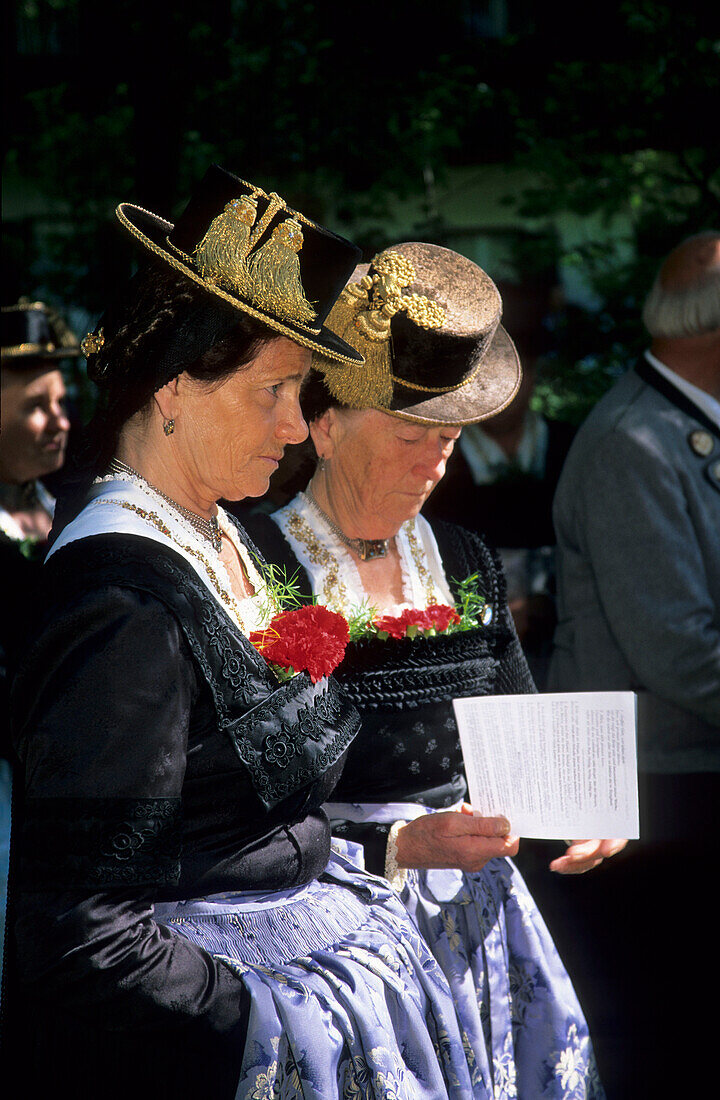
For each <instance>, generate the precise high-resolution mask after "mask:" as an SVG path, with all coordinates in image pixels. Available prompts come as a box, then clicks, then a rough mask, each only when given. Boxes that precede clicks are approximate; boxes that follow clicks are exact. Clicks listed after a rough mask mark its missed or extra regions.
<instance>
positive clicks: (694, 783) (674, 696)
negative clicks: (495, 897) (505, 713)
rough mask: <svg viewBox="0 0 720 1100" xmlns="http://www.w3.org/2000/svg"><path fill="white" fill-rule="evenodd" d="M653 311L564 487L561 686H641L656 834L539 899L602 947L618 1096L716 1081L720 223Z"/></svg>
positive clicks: (597, 985)
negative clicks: (709, 1000)
mask: <svg viewBox="0 0 720 1100" xmlns="http://www.w3.org/2000/svg"><path fill="white" fill-rule="evenodd" d="M643 320H644V322H645V325H646V328H647V329H648V331H649V333H650V336H651V338H652V339H651V343H650V348H649V351H647V352H646V353H645V355H644V357H643V358H642V359H641V361H640V362H639V363H637V364H635V365H634V366H633V367H631V369H630V370H629V371H628V372H627V374H625V375H624V376H623V377H622V378H621V379H620V380H619V381H618V382H617V383H616V384H615V385H614V386H613V388H612V389H611V390H610V392H609V393H608V394H606V395H605V397H604V398H603V399H602V400H601V401H600V402H599V403H598V405H597V406H596V407H595V409H594V410H593V411H592V413H591V414H590V416H589V417H588V419H587V420H586V422H585V423H584V424H583V426H582V427H581V429H580V431H579V432H578V434H577V436H576V438H575V440H574V442H573V445H572V447H571V449H570V452H569V454H568V457H567V459H566V462H565V465H564V468H563V472H562V475H561V478H560V481H559V484H558V489H557V492H556V496H555V501H554V508H553V519H554V524H555V530H556V534H557V544H558V563H557V570H558V620H559V621H558V626H557V629H556V632H555V648H554V650H553V655H552V660H551V667H550V675H549V682H548V687H547V690H548V691H598V690H630V691H635V692H637V695H638V759H639V770H640V822H641V824H640V833H641V836H640V841H639V842H632V843H631V844H630V845H628V848H627V849H626V851H625V852H624V853H622V854H621V855H620V856H617V857H616V858H615V859H614V860H612V861H610V862H609V863H607V864H606V866H605V867H604V868H603V871H602V873H601V874H600V875H598V876H597V877H595V881H594V882H587V883H586V882H583V881H578V880H575V884H573V885H575V889H574V891H573V892H572V893H571V889H572V886H571V885H570V884H569V885H568V886H566V885H565V884H564V883H563V884H562V886H561V884H560V882H559V881H558V880H556V882H555V893H554V895H553V894H552V893H551V892H548V894H547V895H546V896H545V897H542V896H540V897H539V900H540V902H541V906H543V903H544V912H545V914H546V916H547V917H548V919H549V923H550V924H551V928H552V930H553V932H554V933H555V936H556V940H557V941H558V947H559V948H560V951H561V954H564V957H566V962H567V963H568V965H569V966H570V968H571V970H573V973H576V971H575V965H576V963H575V959H574V958H573V951H574V950H575V949H576V945H577V941H578V940H581V941H582V942H581V946H580V948H579V951H580V955H581V957H585V958H588V957H589V956H590V953H592V959H593V963H592V966H591V967H590V968H589V973H588V975H587V977H588V980H589V985H588V987H587V992H584V991H583V989H582V981H581V982H580V983H579V985H580V991H581V993H583V995H584V997H585V998H586V999H585V1000H584V1002H583V1003H584V1004H585V1007H586V1009H589V1010H590V1011H589V1012H588V1015H589V1016H590V1017H591V1024H592V1023H593V1020H592V1016H593V1012H596V1013H597V1016H596V1019H597V1020H598V1021H599V1030H600V1031H602V1029H603V1027H604V1026H605V1025H607V1026H608V1027H609V1028H610V1030H611V1031H614V1033H615V1035H616V1036H618V1037H619V1039H618V1040H617V1041H616V1045H615V1046H614V1047H613V1046H612V1043H611V1046H610V1048H609V1049H611V1050H612V1051H613V1054H612V1057H611V1058H610V1062H611V1064H613V1063H614V1064H615V1067H616V1072H617V1076H616V1084H617V1088H616V1090H615V1091H612V1090H611V1088H610V1087H609V1082H608V1083H607V1084H608V1093H609V1095H612V1096H617V1097H620V1096H622V1097H626V1096H627V1097H633V1098H635V1097H640V1096H655V1095H657V1096H661V1095H662V1096H673V1097H675V1096H677V1097H685V1096H688V1097H690V1096H705V1095H710V1092H708V1091H706V1087H705V1082H706V1080H707V1084H708V1085H709V1084H710V1078H709V1077H708V1078H706V1077H705V1074H706V1073H707V1074H709V1073H710V1072H711V1063H712V1062H713V1059H712V1057H710V1058H709V1059H708V1053H709V1048H708V1046H707V1045H705V1044H707V1042H709V1041H710V1035H711V1029H710V1028H708V1024H709V1020H710V1019H711V1018H712V1012H711V1013H710V1014H708V1012H707V1007H703V1005H704V1004H706V1001H705V990H706V989H707V988H712V987H714V986H715V985H716V979H717V964H716V963H715V962H714V959H715V958H716V955H717V952H716V940H717V932H716V929H715V924H716V921H717V918H716V916H715V909H714V903H713V901H712V879H713V878H714V876H712V878H711V877H710V876H711V875H712V869H713V867H714V864H715V863H716V862H717V842H716V837H715V832H716V827H717V820H718V807H720V233H717V232H710V233H703V234H699V235H697V236H695V237H691V238H689V239H687V240H685V241H683V243H682V244H680V245H679V246H678V247H677V248H676V249H674V251H673V252H671V253H670V255H669V256H668V257H667V259H666V260H665V262H664V263H663V265H662V267H661V268H660V271H659V274H658V277H657V279H656V281H655V285H654V286H653V288H652V291H651V293H650V295H649V297H648V299H647V301H646V304H645V308H644V310H643ZM584 877H586V876H584ZM590 877H592V876H590ZM534 885H535V884H534V882H533V886H534ZM563 891H564V892H563ZM541 893H542V891H538V894H541ZM561 895H562V896H561ZM553 913H554V914H555V917H556V919H557V921H558V922H559V925H560V926H561V927H557V926H554V925H553ZM583 938H584V939H583ZM564 939H565V942H563V941H564ZM566 948H567V950H565V949H566ZM600 957H602V959H603V960H604V961H603V963H602V964H600V962H599V959H600ZM580 965H582V963H580ZM586 969H588V968H587V965H586ZM713 970H715V976H714V977H713V976H712V973H711V972H712V971H713ZM593 998H595V1004H594V1005H593V1003H592V1001H593ZM704 1027H705V1028H708V1030H707V1033H706V1036H704V1037H701V1033H702V1031H703V1028H704ZM679 1035H682V1036H685V1037H686V1038H687V1040H688V1044H687V1045H686V1046H684V1049H683V1044H680V1048H679V1049H678V1042H677V1040H678V1036H679ZM691 1037H692V1038H691ZM596 1038H600V1036H596ZM599 1046H600V1047H601V1048H602V1040H601V1042H600V1044H599ZM673 1048H676V1049H675V1052H674V1054H672V1055H671V1053H670V1052H671V1051H672V1050H673ZM598 1054H599V1056H600V1055H601V1050H599V1051H598ZM684 1059H686V1061H684ZM620 1063H621V1064H622V1069H621V1070H620V1069H619V1068H618V1066H619V1065H620ZM606 1064H607V1063H606ZM683 1067H684V1068H683ZM601 1070H602V1060H601ZM712 1072H713V1073H714V1070H712ZM712 1081H713V1087H716V1085H717V1078H716V1077H713V1078H712ZM710 1091H712V1090H710Z"/></svg>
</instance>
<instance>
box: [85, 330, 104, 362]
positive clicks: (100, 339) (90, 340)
mask: <svg viewBox="0 0 720 1100" xmlns="http://www.w3.org/2000/svg"><path fill="white" fill-rule="evenodd" d="M104 347H105V332H104V330H103V329H101V328H99V329H98V330H97V332H88V333H87V334H86V335H85V336H84V337H83V338H82V340H81V341H80V351H81V352H82V353H83V355H84V356H85V358H86V359H89V358H90V356H91V355H97V353H98V352H99V351H101V350H102V348H104Z"/></svg>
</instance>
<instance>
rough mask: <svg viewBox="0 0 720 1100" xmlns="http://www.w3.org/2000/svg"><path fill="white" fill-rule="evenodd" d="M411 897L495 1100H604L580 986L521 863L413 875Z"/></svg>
mask: <svg viewBox="0 0 720 1100" xmlns="http://www.w3.org/2000/svg"><path fill="white" fill-rule="evenodd" d="M401 899H402V902H403V904H404V905H405V908H406V909H407V910H408V912H409V913H410V914H411V915H412V917H413V919H414V922H415V924H416V925H417V927H418V928H419V930H420V932H421V933H422V936H423V939H424V940H425V942H426V943H427V944H428V946H429V947H430V950H431V951H432V954H433V956H434V957H435V959H436V960H437V962H438V963H439V965H440V968H441V970H442V971H443V973H444V974H445V976H446V978H447V980H448V984H449V985H450V988H451V990H452V995H453V999H454V1001H455V1007H456V1010H457V1012H458V1016H459V1019H460V1023H461V1028H462V1030H463V1032H464V1033H465V1035H466V1036H467V1038H468V1041H469V1043H470V1046H471V1048H472V1051H473V1054H474V1058H475V1066H476V1073H479V1075H480V1076H481V1077H482V1079H483V1080H484V1081H487V1082H491V1083H492V1091H490V1095H491V1096H493V1097H494V1100H515V1098H518V1100H604V1097H605V1092H604V1090H603V1087H602V1085H601V1083H600V1080H599V1077H598V1072H597V1067H596V1064H595V1057H594V1054H593V1050H592V1044H591V1042H590V1037H589V1034H588V1028H587V1024H586V1022H585V1017H584V1015H583V1012H582V1009H581V1008H580V1005H579V1003H578V1000H577V996H576V994H575V991H574V989H573V986H572V983H571V981H570V978H569V977H568V974H567V971H566V970H565V967H564V966H563V964H562V961H561V960H560V957H559V955H558V953H557V950H556V948H555V945H554V944H553V941H552V939H551V937H550V934H549V932H548V930H547V928H546V926H545V922H544V921H543V919H542V917H541V916H540V913H539V910H538V908H537V906H536V905H535V902H534V901H533V898H532V896H531V894H530V893H529V891H528V889H527V887H526V886H525V883H524V882H523V879H522V876H521V875H520V873H519V872H518V870H517V868H516V867H515V866H514V865H513V863H512V861H511V860H507V859H493V860H491V861H490V862H489V863H487V864H486V866H485V867H484V868H483V870H482V871H480V872H477V873H475V874H464V873H463V872H461V871H453V870H442V871H439V870H437V871H436V870H432V871H411V872H409V874H408V881H407V884H406V886H405V888H404V889H403V891H402V894H401Z"/></svg>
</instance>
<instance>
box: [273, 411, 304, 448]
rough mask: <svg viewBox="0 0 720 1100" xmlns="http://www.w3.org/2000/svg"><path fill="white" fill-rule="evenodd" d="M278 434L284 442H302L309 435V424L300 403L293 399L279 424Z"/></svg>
mask: <svg viewBox="0 0 720 1100" xmlns="http://www.w3.org/2000/svg"><path fill="white" fill-rule="evenodd" d="M277 435H278V437H279V438H280V439H282V441H283V443H302V442H303V440H305V439H307V437H308V426H307V424H306V423H305V421H304V420H303V415H302V412H301V411H300V404H299V402H297V401H293V402H292V405H291V407H290V408H288V409H287V410H286V413H285V415H284V416H283V418H282V419H281V421H280V424H279V426H278V430H277Z"/></svg>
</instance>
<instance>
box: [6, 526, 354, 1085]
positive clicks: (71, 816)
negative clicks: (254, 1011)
mask: <svg viewBox="0 0 720 1100" xmlns="http://www.w3.org/2000/svg"><path fill="white" fill-rule="evenodd" d="M43 574H44V576H43V581H44V586H43V600H42V603H43V604H44V608H45V611H44V622H43V623H42V625H41V628H40V630H39V631H38V633H37V637H36V641H35V642H34V644H33V645H32V647H31V648H30V649H29V651H28V652H27V654H26V656H25V659H24V662H23V665H22V667H21V669H20V671H19V673H18V676H17V679H16V683H15V689H14V695H13V700H14V723H13V736H14V743H15V748H16V750H17V754H18V756H19V758H20V760H21V762H22V766H23V769H24V775H25V783H24V792H23V796H22V799H21V800H20V803H19V805H18V811H17V814H16V818H15V829H14V834H13V840H14V841H16V843H14V847H13V885H12V902H11V910H12V913H11V918H12V919H13V921H14V950H13V952H11V960H12V962H11V976H12V980H11V984H13V983H14V985H15V987H16V988H15V990H14V993H13V998H14V1000H13V1003H14V1004H15V1005H16V1006H17V1007H18V1017H17V1019H18V1020H20V1019H22V1020H23V1024H22V1026H19V1025H18V1035H16V1036H15V1038H16V1040H17V1043H18V1044H19V1045H20V1046H23V1045H24V1047H25V1049H26V1055H25V1057H26V1059H31V1060H35V1061H37V1059H38V1058H42V1059H43V1064H45V1065H46V1066H47V1065H48V1058H49V1061H50V1063H52V1060H53V1058H54V1059H55V1060H56V1064H60V1063H62V1064H65V1063H64V1062H63V1059H65V1062H67V1059H68V1057H69V1055H68V1050H69V1051H72V1052H73V1069H72V1070H71V1071H70V1070H68V1072H69V1073H70V1074H71V1076H70V1081H69V1083H71V1084H72V1083H74V1081H75V1079H76V1078H75V1075H76V1074H77V1073H79V1072H80V1063H83V1067H84V1068H83V1069H82V1072H83V1073H87V1072H89V1071H88V1070H87V1065H90V1066H92V1065H93V1064H95V1063H97V1065H98V1066H99V1067H102V1070H103V1072H106V1071H107V1070H108V1067H109V1066H113V1067H114V1070H113V1073H115V1074H116V1075H117V1081H115V1082H114V1083H117V1082H119V1081H120V1080H125V1076H124V1075H126V1074H127V1071H128V1065H129V1063H130V1062H131V1061H132V1059H133V1058H134V1059H136V1060H137V1059H141V1060H142V1063H143V1067H144V1069H143V1074H142V1081H143V1082H144V1084H145V1085H148V1094H150V1093H151V1091H152V1090H151V1089H150V1087H149V1085H150V1083H151V1082H153V1088H157V1087H160V1088H161V1093H160V1095H165V1094H166V1089H169V1088H170V1084H171V1083H172V1081H176V1082H177V1084H178V1087H181V1092H180V1095H185V1092H184V1091H182V1090H184V1089H185V1088H188V1089H189V1088H190V1083H191V1082H192V1081H194V1080H195V1077H194V1076H193V1075H194V1074H196V1075H197V1086H198V1088H199V1089H200V1092H199V1093H198V1095H205V1094H206V1093H205V1091H203V1090H205V1089H207V1088H208V1087H209V1086H210V1085H211V1084H212V1083H213V1082H214V1081H215V1078H214V1077H213V1072H215V1071H217V1073H218V1074H219V1075H220V1076H222V1074H223V1073H224V1074H226V1075H228V1076H227V1082H225V1080H224V1078H223V1082H224V1083H225V1084H227V1087H228V1088H229V1087H230V1084H231V1081H232V1079H233V1077H232V1075H233V1073H235V1072H236V1070H237V1068H238V1067H239V1060H240V1058H241V1056H242V1046H243V1042H242V1037H243V1035H244V1031H245V1022H246V1014H247V1011H248V1005H247V998H246V994H245V991H244V987H243V985H242V983H241V982H240V981H239V980H238V979H237V977H235V976H234V975H233V974H231V972H230V971H229V970H228V969H226V968H225V967H224V966H223V964H222V963H220V962H218V961H217V960H216V959H214V958H213V957H212V956H211V955H209V954H208V953H207V952H205V951H203V950H202V949H201V948H199V947H197V946H195V945H194V944H192V943H190V942H189V941H188V940H184V939H182V938H180V937H178V936H176V935H174V934H173V933H172V932H171V931H169V930H168V929H167V928H166V927H165V926H163V925H160V924H156V923H155V921H154V920H153V913H152V903H153V902H154V901H160V900H171V899H179V898H190V897H199V896H205V895H207V894H210V893H217V892H221V891H233V890H277V889H283V888H287V887H293V886H298V885H301V884H303V883H306V882H308V881H310V880H311V879H313V878H315V877H317V876H318V875H319V874H320V873H321V872H322V870H323V869H324V867H325V864H326V862H327V858H328V855H329V848H330V830H329V825H328V822H327V818H326V817H325V815H324V813H323V812H322V810H321V809H320V806H321V804H322V803H323V802H324V801H325V800H326V799H327V798H328V797H329V796H330V794H331V792H332V789H333V787H334V785H335V783H336V781H337V778H338V775H339V773H340V771H341V768H342V762H343V757H344V753H345V751H346V750H347V747H348V745H349V743H350V742H351V740H352V738H353V736H354V735H355V733H356V732H357V728H358V724H359V720H358V716H357V713H356V711H355V709H354V707H353V706H352V705H351V704H349V703H348V702H347V700H346V699H345V697H344V695H343V693H342V691H340V690H339V689H338V687H337V686H336V685H335V684H334V683H333V682H332V680H330V681H328V680H323V681H321V682H319V683H318V684H312V683H311V681H310V679H309V677H308V676H307V674H305V673H303V674H300V675H299V676H296V677H295V678H294V679H293V680H291V681H289V682H287V683H284V684H278V682H277V680H276V679H275V677H274V675H273V674H272V672H271V670H270V669H269V668H268V666H267V664H266V663H265V661H264V660H263V658H262V657H261V656H260V655H259V654H258V653H257V651H256V650H255V649H254V648H253V647H252V646H251V645H250V643H249V642H248V641H247V639H246V638H245V637H244V636H243V635H242V634H241V633H240V631H239V630H238V629H237V628H236V627H235V625H234V623H233V622H232V620H231V619H230V618H229V616H228V615H226V614H225V613H224V611H223V609H222V608H221V607H220V605H219V604H218V603H217V601H216V600H215V599H214V597H213V596H212V595H211V594H210V593H208V591H207V590H206V588H205V587H204V585H203V583H202V582H201V581H200V579H199V578H198V576H197V575H196V574H195V572H194V570H193V569H192V568H191V567H190V565H189V564H188V563H187V562H186V561H185V559H184V558H182V557H181V556H180V555H178V554H176V553H174V552H173V551H172V550H170V549H167V548H165V547H164V546H161V545H160V544H159V543H157V542H156V541H154V540H152V539H145V538H141V537H139V536H136V535H121V534H110V535H95V536H92V537H89V538H85V539H82V540H80V541H78V542H74V543H71V544H69V545H68V546H67V547H65V548H63V549H61V550H58V551H57V553H56V554H55V555H53V557H52V558H51V559H50V561H49V562H48V564H47V565H46V566H45V568H44V570H43ZM28 1044H30V1047H31V1048H32V1049H31V1050H28V1049H27V1048H28ZM33 1044H34V1046H33ZM216 1047H217V1048H218V1049H222V1054H221V1055H219V1056H218V1058H214V1057H213V1056H212V1052H213V1050H215V1048H216ZM81 1052H82V1053H81ZM229 1052H230V1053H229ZM86 1064H87V1065H86ZM150 1067H151V1068H150ZM36 1068H37V1067H36ZM23 1072H25V1073H27V1068H25V1070H24V1071H23ZM234 1079H235V1080H236V1076H235V1078H234ZM83 1080H84V1078H83ZM129 1080H130V1081H131V1082H132V1087H133V1089H134V1088H135V1086H136V1084H137V1082H136V1080H135V1078H134V1077H132V1076H131V1077H130V1078H129ZM219 1080H220V1077H218V1081H219ZM43 1081H44V1083H45V1084H47V1082H46V1081H45V1079H43ZM105 1085H106V1086H107V1087H109V1083H108V1082H106V1083H105ZM118 1087H119V1086H118ZM221 1092H222V1089H221ZM169 1094H170V1093H169V1092H168V1095H169ZM98 1095H107V1093H106V1091H105V1086H103V1087H102V1088H100V1091H99V1092H98ZM156 1095H157V1093H156ZM175 1095H176V1096H177V1095H178V1094H177V1091H176V1092H175ZM188 1095H189V1093H188Z"/></svg>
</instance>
